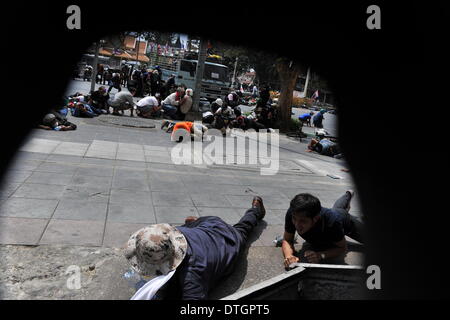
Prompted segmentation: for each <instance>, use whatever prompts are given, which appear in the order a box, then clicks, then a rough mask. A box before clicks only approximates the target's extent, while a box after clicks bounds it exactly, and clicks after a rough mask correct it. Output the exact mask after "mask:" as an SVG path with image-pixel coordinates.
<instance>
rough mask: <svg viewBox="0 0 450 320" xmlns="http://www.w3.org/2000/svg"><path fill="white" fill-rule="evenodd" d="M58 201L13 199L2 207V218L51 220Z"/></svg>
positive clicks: (6, 201) (0, 210) (0, 207)
mask: <svg viewBox="0 0 450 320" xmlns="http://www.w3.org/2000/svg"><path fill="white" fill-rule="evenodd" d="M57 205H58V201H57V200H42V199H22V198H11V199H8V200H5V201H4V202H3V203H2V204H1V206H0V216H2V217H18V218H44V219H45V218H50V217H51V216H52V214H53V212H54V211H55V208H56V206H57Z"/></svg>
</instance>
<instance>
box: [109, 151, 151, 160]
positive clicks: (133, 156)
mask: <svg viewBox="0 0 450 320" xmlns="http://www.w3.org/2000/svg"><path fill="white" fill-rule="evenodd" d="M116 160H127V161H142V162H144V161H145V156H144V154H143V153H142V154H139V153H136V152H133V153H126V152H121V153H119V152H118V153H117V155H116Z"/></svg>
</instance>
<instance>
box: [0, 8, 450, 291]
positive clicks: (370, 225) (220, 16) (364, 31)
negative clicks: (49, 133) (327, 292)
mask: <svg viewBox="0 0 450 320" xmlns="http://www.w3.org/2000/svg"><path fill="white" fill-rule="evenodd" d="M71 4H72V3H71V2H67V1H58V2H49V1H47V2H45V1H40V2H33V3H23V2H15V3H12V4H11V5H12V7H10V8H8V13H9V14H8V15H7V16H6V19H5V20H6V21H5V30H23V29H26V35H27V37H26V39H27V47H28V48H34V50H32V53H31V51H30V50H14V51H15V52H14V62H11V63H6V64H7V73H8V75H10V77H8V83H9V85H10V88H11V90H12V91H11V92H8V94H7V101H5V102H4V104H5V105H7V106H14V107H17V108H18V109H19V110H23V109H25V110H26V115H25V113H23V114H21V118H20V121H11V122H10V124H11V126H7V125H4V126H2V127H1V130H2V136H3V137H5V140H4V144H3V149H2V157H1V163H0V166H1V169H2V171H1V173H2V174H3V173H4V172H5V169H6V168H7V167H8V166H9V165H10V164H11V159H12V158H13V155H14V154H15V152H16V150H17V148H18V147H19V146H20V144H21V143H23V141H24V139H26V137H27V135H28V133H29V132H30V130H31V128H32V127H33V125H34V123H35V122H36V120H37V119H40V118H42V117H43V116H44V115H45V113H46V111H47V110H48V109H49V108H50V107H51V106H52V105H55V104H56V103H57V101H58V100H59V99H60V95H61V94H62V93H63V92H64V89H65V88H66V86H67V81H68V80H69V79H70V77H71V73H72V70H73V67H74V66H75V65H76V63H77V61H78V59H79V57H80V54H81V53H82V51H83V50H84V49H85V48H86V47H88V46H89V45H90V44H91V43H92V42H93V41H95V39H98V38H100V37H102V36H104V35H105V34H111V33H115V32H119V31H121V30H141V29H146V30H148V29H150V30H160V31H169V30H170V31H174V32H183V33H186V34H201V35H202V36H204V37H206V38H211V39H213V38H216V39H220V40H223V41H227V42H229V43H233V44H237V45H243V46H251V47H254V48H256V49H260V50H268V51H276V52H277V53H279V54H281V55H284V56H287V57H290V58H292V59H297V60H299V61H304V62H305V63H307V64H309V65H311V66H312V68H314V69H315V70H317V71H318V72H319V73H320V74H321V75H323V76H324V77H325V78H327V79H328V80H329V82H330V84H331V86H332V87H333V92H335V93H336V101H337V103H336V104H337V106H338V109H339V137H340V141H341V147H342V149H343V152H344V155H345V159H346V160H347V162H348V164H349V167H350V169H351V174H352V176H353V178H354V181H355V184H356V186H357V190H356V191H357V192H358V194H359V196H360V199H361V206H362V211H363V212H364V215H365V217H366V229H367V241H366V242H365V247H366V257H365V261H366V264H367V265H372V264H374V265H378V266H379V267H380V269H381V271H382V282H383V286H382V290H371V291H370V292H367V293H366V297H367V298H372V299H378V298H383V299H399V298H401V299H408V298H415V299H417V298H427V299H432V298H442V297H448V287H449V286H450V278H449V277H445V276H443V275H445V274H446V273H447V271H448V270H447V266H446V264H430V263H429V261H433V260H435V259H436V257H437V256H440V255H442V252H446V249H447V248H446V242H447V241H446V239H445V235H446V234H448V222H449V217H448V215H446V214H445V212H447V211H448V208H446V206H447V204H446V202H445V199H447V197H448V191H447V189H448V188H445V187H444V188H443V187H442V184H444V185H446V183H447V182H448V178H449V174H448V170H446V168H448V157H447V155H446V148H445V147H443V146H442V140H441V139H430V136H428V135H427V134H423V132H432V137H446V136H447V135H448V132H447V131H448V130H447V127H448V126H447V125H446V123H445V120H446V121H448V110H447V109H446V108H440V107H437V106H436V105H435V103H434V102H435V101H434V99H441V96H442V99H443V95H442V93H444V92H447V91H448V88H447V83H448V82H447V81H440V80H441V79H439V77H443V76H444V75H445V76H447V73H446V72H444V70H445V68H446V67H447V66H448V56H449V52H448V47H446V46H445V44H446V41H443V40H445V39H447V38H448V34H447V33H446V32H445V30H447V29H448V25H447V24H448V12H449V11H448V9H447V8H446V7H445V5H444V3H443V2H440V3H434V4H432V5H422V4H421V5H419V4H416V3H408V5H404V4H403V3H399V4H398V5H397V6H395V4H393V3H392V2H391V3H390V4H389V5H388V4H386V3H382V4H381V6H382V11H383V13H382V17H383V18H382V21H383V22H382V29H381V30H369V29H368V28H367V27H366V20H367V17H368V15H367V14H366V9H367V7H368V6H369V5H371V4H372V2H369V1H362V2H359V3H358V4H354V3H352V2H348V3H347V2H346V3H343V2H336V3H333V4H332V3H330V2H328V3H322V2H320V1H314V2H313V3H310V2H301V10H292V8H291V6H292V3H289V2H284V3H280V2H277V7H279V8H280V10H277V13H274V14H273V16H271V17H270V19H269V21H265V20H264V19H263V17H266V16H267V13H268V12H270V9H271V6H272V4H258V5H256V6H255V5H254V4H251V3H242V4H239V6H240V8H239V10H240V15H239V16H242V17H250V18H249V19H250V22H249V23H250V24H254V23H255V24H256V25H257V27H256V31H255V32H250V30H245V31H246V32H243V28H242V25H241V24H239V23H213V24H211V23H210V21H211V20H210V19H208V17H209V16H210V15H211V14H213V15H214V19H215V21H229V19H230V18H229V12H228V10H214V11H213V10H212V9H211V6H209V7H206V6H205V7H203V9H202V8H199V7H198V6H196V5H193V6H186V7H183V14H184V15H185V16H186V17H188V18H187V19H168V18H167V17H166V16H165V15H164V14H162V15H161V14H155V13H161V12H167V10H168V9H167V5H168V4H167V3H155V2H149V3H139V12H146V13H153V14H152V15H151V16H152V17H151V19H148V20H147V19H140V18H136V16H135V15H134V14H123V15H122V14H121V15H120V18H115V19H102V18H99V17H117V14H118V12H120V8H122V7H123V5H118V4H117V5H107V6H105V5H104V4H103V3H98V4H97V5H95V4H94V3H92V2H90V3H88V2H81V4H80V6H81V10H82V25H81V30H69V29H68V28H67V27H66V20H67V18H68V15H67V14H66V10H67V7H68V6H69V5H71ZM100 12H101V15H100ZM312 12H314V13H317V14H311V13H312ZM8 19H9V20H8ZM187 20H189V21H194V22H193V23H186V21H187ZM266 22H267V23H266ZM205 24H206V27H205ZM18 34H21V33H18V31H16V32H9V31H8V32H7V40H6V41H7V43H8V47H9V48H23V37H21V36H17V35H18ZM300 35H302V37H300ZM297 39H300V40H299V41H298V42H297ZM50 49H51V52H52V53H51V54H49V52H50ZM30 57H32V59H30ZM50 57H51V59H52V61H51V65H52V68H51V71H52V72H47V71H43V72H40V73H39V75H37V76H36V78H34V79H32V80H31V82H30V83H27V84H25V85H24V84H23V82H22V81H23V79H24V76H23V72H19V71H17V70H18V69H20V68H17V65H16V64H20V63H28V62H29V61H30V60H32V61H35V62H36V63H38V64H39V68H38V69H39V70H47V69H45V67H42V68H41V66H48V65H49V59H50ZM26 67H28V65H26ZM24 69H26V68H24ZM427 79H428V80H427ZM430 79H433V80H432V81H431V80H430ZM437 79H439V81H438V80H437ZM25 93H26V94H27V95H28V96H29V97H30V98H32V99H31V101H28V102H23V101H22V102H21V100H22V99H23V97H24V94H25ZM436 95H437V96H436ZM436 97H437V98H436ZM19 102H21V103H19ZM439 103H441V101H439ZM444 103H445V101H444V102H442V104H444ZM22 108H23V109H22ZM438 108H440V109H439V110H438ZM424 110H426V113H427V114H429V115H430V119H431V120H432V123H433V126H432V127H426V128H424V130H422V131H423V132H422V131H418V128H417V123H418V122H417V119H418V118H417V115H418V114H421V113H423V112H424ZM385 112H386V113H389V114H390V115H392V118H390V119H389V120H388V121H385V122H383V123H382V124H381V125H380V114H382V113H385ZM415 133H417V134H415ZM405 134H414V137H412V138H411V137H406V138H405ZM392 141H394V142H395V143H390V142H392ZM399 145H400V146H401V147H399ZM423 149H425V150H432V152H431V153H430V152H420V151H421V150H423ZM411 168H413V170H411ZM418 168H419V170H418ZM430 168H431V170H433V171H432V174H430ZM435 217H437V218H435ZM424 239H425V240H426V241H423V240H424ZM412 243H414V245H411V244H412ZM428 243H433V244H435V245H434V247H433V248H432V249H430V248H427V247H426V244H428ZM417 254H420V255H421V256H422V257H421V259H417ZM412 280H413V281H412Z"/></svg>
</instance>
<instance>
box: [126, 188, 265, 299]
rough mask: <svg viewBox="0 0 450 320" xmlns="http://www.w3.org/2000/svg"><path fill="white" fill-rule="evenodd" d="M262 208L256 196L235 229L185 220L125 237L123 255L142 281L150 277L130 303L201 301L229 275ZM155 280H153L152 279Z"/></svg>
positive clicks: (217, 220)
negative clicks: (183, 222) (142, 278)
mask: <svg viewBox="0 0 450 320" xmlns="http://www.w3.org/2000/svg"><path fill="white" fill-rule="evenodd" d="M265 214H266V210H265V208H264V205H263V201H262V199H261V198H260V197H254V198H253V201H252V204H251V208H250V209H248V210H247V211H246V212H245V214H244V216H243V217H242V218H241V219H240V220H239V222H238V223H237V224H235V225H233V226H232V225H229V224H227V223H226V222H224V221H223V220H222V219H221V218H219V217H213V216H207V217H200V218H197V217H188V218H186V221H185V224H184V225H182V226H180V227H173V226H171V225H169V224H156V225H151V226H149V227H145V228H142V229H140V230H138V231H137V232H135V233H134V234H133V235H132V236H131V237H130V239H129V241H128V243H127V247H126V249H125V257H126V258H127V259H128V260H129V262H130V263H131V265H132V268H133V269H134V270H135V271H137V272H138V273H139V274H140V275H142V276H144V277H153V279H151V280H150V281H149V282H147V283H146V284H145V285H144V286H143V287H141V288H140V289H139V290H138V291H137V292H136V294H135V295H134V296H133V297H132V298H131V299H132V300H151V299H153V300H162V299H167V300H169V299H176V300H179V299H182V300H205V299H208V294H209V292H210V291H211V290H212V289H213V288H214V287H215V286H216V285H217V284H218V283H219V281H221V280H223V279H224V278H225V277H226V276H228V275H230V274H231V273H232V272H233V270H234V268H235V266H236V263H237V262H238V258H239V255H240V253H241V252H242V251H243V249H244V248H245V245H246V243H247V241H248V238H249V236H250V234H251V232H252V230H253V229H254V227H256V225H257V224H258V223H259V222H260V221H261V220H262V219H263V218H264V216H265ZM155 276H156V278H155Z"/></svg>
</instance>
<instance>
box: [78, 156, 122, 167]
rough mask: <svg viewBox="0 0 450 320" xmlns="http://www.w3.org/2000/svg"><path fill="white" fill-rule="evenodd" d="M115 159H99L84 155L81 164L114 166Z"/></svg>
mask: <svg viewBox="0 0 450 320" xmlns="http://www.w3.org/2000/svg"><path fill="white" fill-rule="evenodd" d="M115 163H116V161H115V160H114V159H100V158H95V157H84V158H83V159H82V160H81V164H94V165H99V166H114V165H115Z"/></svg>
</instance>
